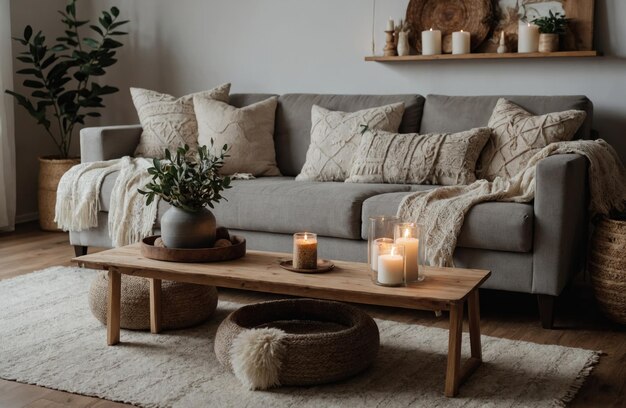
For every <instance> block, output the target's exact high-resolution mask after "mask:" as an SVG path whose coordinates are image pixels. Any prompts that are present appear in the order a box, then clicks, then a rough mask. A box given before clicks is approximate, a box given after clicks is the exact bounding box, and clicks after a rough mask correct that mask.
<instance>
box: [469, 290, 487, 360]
mask: <svg viewBox="0 0 626 408" xmlns="http://www.w3.org/2000/svg"><path fill="white" fill-rule="evenodd" d="M467 314H468V319H469V335H470V347H471V350H472V354H471V355H472V359H477V360H478V363H479V364H480V362H482V359H483V352H482V346H481V344H480V302H479V299H478V289H475V290H474V291H473V292H472V293H470V295H469V298H468V300H467Z"/></svg>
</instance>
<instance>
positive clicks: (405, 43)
mask: <svg viewBox="0 0 626 408" xmlns="http://www.w3.org/2000/svg"><path fill="white" fill-rule="evenodd" d="M410 52H411V49H410V47H409V33H408V32H407V31H400V32H399V33H398V55H399V56H401V57H403V56H405V55H409V53H410Z"/></svg>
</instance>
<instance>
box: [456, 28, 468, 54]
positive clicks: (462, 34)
mask: <svg viewBox="0 0 626 408" xmlns="http://www.w3.org/2000/svg"><path fill="white" fill-rule="evenodd" d="M452 53H453V54H469V53H470V33H468V32H467V31H463V30H461V31H455V32H453V33H452Z"/></svg>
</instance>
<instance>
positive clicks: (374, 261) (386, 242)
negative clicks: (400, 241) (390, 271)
mask: <svg viewBox="0 0 626 408" xmlns="http://www.w3.org/2000/svg"><path fill="white" fill-rule="evenodd" d="M391 244H393V239H391V238H378V239H375V240H374V242H372V247H371V248H370V251H372V252H371V254H370V267H371V268H372V270H373V271H378V253H379V252H380V251H379V250H378V247H379V245H380V246H382V249H383V251H387V250H388V247H389V246H390V245H391Z"/></svg>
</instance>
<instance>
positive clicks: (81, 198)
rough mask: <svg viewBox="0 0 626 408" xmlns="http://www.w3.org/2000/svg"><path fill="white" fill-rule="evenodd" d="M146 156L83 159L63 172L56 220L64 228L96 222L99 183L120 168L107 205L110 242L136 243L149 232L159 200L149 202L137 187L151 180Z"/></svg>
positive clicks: (85, 226)
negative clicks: (101, 159)
mask: <svg viewBox="0 0 626 408" xmlns="http://www.w3.org/2000/svg"><path fill="white" fill-rule="evenodd" d="M151 165H152V162H151V161H150V160H148V159H142V158H131V157H123V158H121V159H116V160H108V161H101V162H92V163H82V164H79V165H78V166H74V167H72V168H71V169H70V170H69V171H68V172H67V173H65V174H64V175H63V177H62V178H61V181H60V183H59V188H58V190H57V204H56V209H55V221H56V223H57V224H58V225H59V227H60V228H62V229H63V230H64V231H83V230H87V229H90V228H95V227H97V226H98V212H99V211H100V187H101V186H102V181H103V180H104V178H105V177H106V176H107V175H109V174H111V173H113V172H115V171H119V172H120V173H119V175H118V176H117V179H116V180H115V184H114V186H113V191H112V193H111V202H110V205H109V236H110V237H111V241H112V243H113V246H115V247H118V246H123V245H128V244H132V243H135V242H137V241H139V240H141V239H142V238H143V237H146V236H148V235H150V234H151V233H152V226H153V224H154V221H155V220H156V216H157V208H158V200H155V201H154V202H152V204H150V205H149V206H146V205H145V199H144V197H143V196H142V195H141V194H139V192H138V191H137V189H138V188H142V187H144V186H145V185H146V184H147V183H148V182H149V181H150V180H151V176H150V175H148V171H147V169H148V167H150V166H151Z"/></svg>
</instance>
